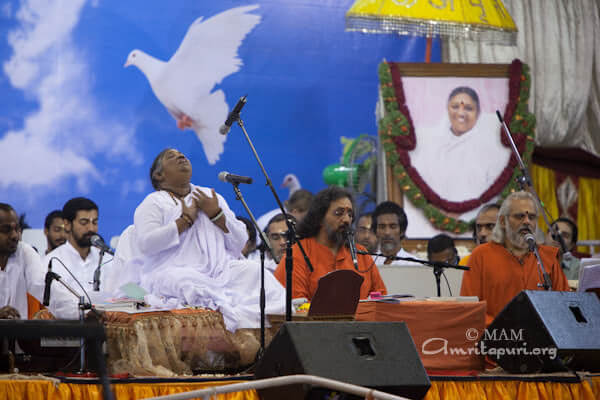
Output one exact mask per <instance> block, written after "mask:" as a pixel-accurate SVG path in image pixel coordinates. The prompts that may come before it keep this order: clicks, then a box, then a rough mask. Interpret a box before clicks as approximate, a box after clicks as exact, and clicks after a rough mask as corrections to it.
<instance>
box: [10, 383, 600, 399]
mask: <svg viewBox="0 0 600 400" xmlns="http://www.w3.org/2000/svg"><path fill="white" fill-rule="evenodd" d="M238 382H241V381H229V382H226V383H225V382H176V381H174V382H168V383H118V384H114V385H112V389H113V392H114V393H115V397H116V398H117V399H118V400H129V399H131V400H134V399H143V398H147V397H154V396H162V395H167V394H174V393H182V392H186V391H191V390H199V389H204V388H208V387H213V386H220V385H224V384H232V383H238ZM101 398H102V397H101V389H100V385H90V384H76V383H59V384H57V385H55V384H54V383H53V382H51V381H41V380H33V379H32V380H0V400H11V399H28V400H42V399H43V400H46V399H47V400H98V399H101ZM218 399H219V400H259V397H258V394H257V393H256V392H255V391H254V390H248V391H244V392H239V393H231V394H227V395H218ZM446 399H447V400H471V399H478V400H479V399H489V400H509V399H519V400H531V399H545V400H553V399H556V400H566V399H583V400H594V399H600V377H587V378H585V379H583V380H582V381H581V382H580V383H563V382H552V381H551V380H549V379H543V378H539V379H536V380H535V381H523V380H519V379H513V380H506V378H504V379H502V380H485V381H483V380H464V379H460V378H457V379H453V380H447V379H444V380H435V378H434V380H432V382H431V389H429V391H428V392H427V395H426V396H425V400H446Z"/></svg>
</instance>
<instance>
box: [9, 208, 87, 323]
mask: <svg viewBox="0 0 600 400" xmlns="http://www.w3.org/2000/svg"><path fill="white" fill-rule="evenodd" d="M44 277H45V270H44V268H43V266H42V263H41V260H40V256H39V255H38V253H37V252H36V251H35V250H34V249H33V248H32V247H31V246H29V245H28V244H26V243H24V242H21V241H19V222H18V218H17V214H16V212H15V210H14V209H13V208H12V207H11V206H10V205H8V204H6V203H0V319H6V318H9V319H18V318H27V315H28V308H27V293H30V294H31V295H32V296H34V297H35V298H36V299H38V300H39V301H40V302H41V301H42V300H43V293H44V283H45V279H44ZM49 309H50V311H51V312H52V313H53V314H54V315H55V316H56V317H58V318H67V319H76V318H77V316H78V301H77V299H76V298H75V297H74V296H72V295H71V294H70V293H68V292H66V290H65V289H64V288H57V287H53V288H52V296H51V299H50V305H49Z"/></svg>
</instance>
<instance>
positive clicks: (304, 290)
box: [274, 187, 387, 301]
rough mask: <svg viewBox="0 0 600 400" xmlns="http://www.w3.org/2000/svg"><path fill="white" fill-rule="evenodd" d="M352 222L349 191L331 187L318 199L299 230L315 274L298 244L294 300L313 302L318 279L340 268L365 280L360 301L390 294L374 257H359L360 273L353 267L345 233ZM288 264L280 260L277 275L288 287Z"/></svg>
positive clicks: (361, 288)
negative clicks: (372, 296)
mask: <svg viewBox="0 0 600 400" xmlns="http://www.w3.org/2000/svg"><path fill="white" fill-rule="evenodd" d="M353 219H354V208H353V203H352V195H351V194H350V193H349V192H348V191H346V190H344V189H341V188H338V187H330V188H327V189H324V190H322V191H321V192H319V193H318V194H317V195H316V196H315V198H314V200H313V202H312V203H311V206H310V208H309V210H308V212H307V214H306V216H305V217H304V218H303V219H302V221H301V222H300V224H299V225H298V230H297V234H298V236H299V237H302V238H303V239H302V240H300V242H301V243H302V247H303V248H304V250H305V251H306V255H307V256H308V258H309V259H310V262H311V264H312V266H313V268H314V271H312V272H311V271H310V270H309V269H308V266H307V265H306V262H305V261H304V257H303V256H302V253H301V252H300V249H299V248H298V244H294V246H293V249H292V251H293V257H292V258H293V265H294V269H293V274H292V285H293V287H292V297H293V298H300V297H306V298H307V299H308V300H309V301H310V300H311V299H312V297H313V296H314V294H315V292H316V290H317V284H318V282H319V279H320V278H321V277H322V276H323V275H325V274H327V273H329V272H332V271H336V270H340V269H349V270H352V271H354V272H357V273H358V274H359V275H360V276H362V277H363V278H364V281H363V283H362V286H361V287H360V298H361V299H364V298H366V297H368V295H369V293H370V292H373V291H377V292H381V294H386V293H387V290H386V288H385V284H384V283H383V280H382V279H381V276H380V275H379V270H378V269H377V266H376V265H375V263H374V262H373V259H372V258H371V256H369V255H362V254H357V260H358V271H356V269H355V267H354V264H353V262H352V257H351V255H350V251H349V249H348V248H347V247H346V246H345V245H344V244H345V235H344V230H346V229H347V228H348V227H349V226H350V225H351V224H352V220H353ZM356 248H357V250H363V251H365V248H364V247H362V246H361V245H356ZM285 262H286V256H284V257H283V258H282V259H281V261H280V262H279V265H278V266H277V269H276V270H275V273H274V274H275V277H276V278H277V279H278V280H279V282H281V284H282V285H283V286H285V285H286V278H285Z"/></svg>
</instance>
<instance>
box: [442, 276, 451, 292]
mask: <svg viewBox="0 0 600 400" xmlns="http://www.w3.org/2000/svg"><path fill="white" fill-rule="evenodd" d="M442 276H443V277H444V280H445V281H446V285H448V292H450V297H452V289H450V282H448V278H446V272H444V270H442Z"/></svg>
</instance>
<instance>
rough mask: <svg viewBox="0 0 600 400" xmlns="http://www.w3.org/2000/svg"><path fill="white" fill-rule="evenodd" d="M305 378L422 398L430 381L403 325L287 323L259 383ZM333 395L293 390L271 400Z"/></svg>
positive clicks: (258, 373)
mask: <svg viewBox="0 0 600 400" xmlns="http://www.w3.org/2000/svg"><path fill="white" fill-rule="evenodd" d="M295 374H306V375H315V376H319V377H323V378H329V379H335V380H338V381H342V382H347V383H352V384H354V385H360V386H365V387H370V388H373V389H376V390H380V391H383V392H388V393H392V394H396V395H401V396H405V397H409V398H411V399H421V398H423V397H424V396H425V394H426V393H427V391H428V390H429V387H430V386H431V384H430V382H429V377H428V376H427V373H426V372H425V368H423V363H422V362H421V359H420V358H419V354H418V353H417V350H416V348H415V344H414V342H413V340H412V337H411V336H410V333H409V332H408V329H407V327H406V324H405V323H403V322H286V323H284V324H283V325H282V327H281V329H279V331H278V332H277V334H276V335H275V337H274V338H273V340H272V341H271V344H270V345H269V346H268V347H267V349H266V350H265V353H264V355H263V357H262V358H261V360H260V361H259V362H258V364H257V366H256V370H255V377H256V378H257V379H262V378H270V377H276V376H284V375H295ZM329 392H331V390H326V389H322V388H306V387H302V385H295V386H294V385H291V386H285V387H279V388H270V389H264V390H261V391H259V394H260V396H261V398H262V399H263V400H264V399H267V400H275V399H286V400H300V399H315V398H323V396H324V395H325V393H329Z"/></svg>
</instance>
